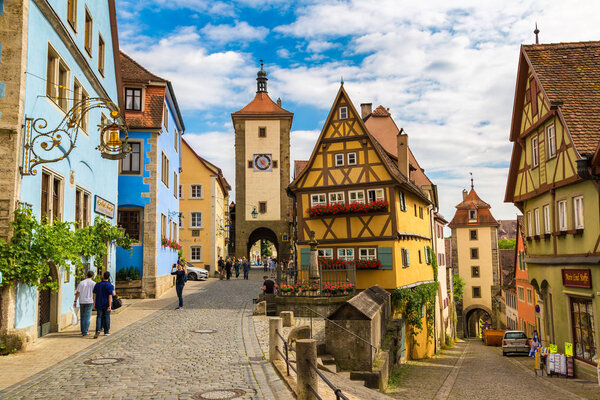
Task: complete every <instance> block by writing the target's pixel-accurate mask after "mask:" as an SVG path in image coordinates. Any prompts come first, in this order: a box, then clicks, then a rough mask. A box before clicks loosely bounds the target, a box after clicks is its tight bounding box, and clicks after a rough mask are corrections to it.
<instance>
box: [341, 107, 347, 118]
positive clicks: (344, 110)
mask: <svg viewBox="0 0 600 400" xmlns="http://www.w3.org/2000/svg"><path fill="white" fill-rule="evenodd" d="M347 118H348V107H340V119H347Z"/></svg>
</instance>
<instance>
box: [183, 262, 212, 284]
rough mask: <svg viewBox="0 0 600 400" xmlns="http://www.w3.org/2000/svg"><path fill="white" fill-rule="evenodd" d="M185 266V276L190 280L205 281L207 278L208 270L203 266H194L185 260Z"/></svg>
mask: <svg viewBox="0 0 600 400" xmlns="http://www.w3.org/2000/svg"><path fill="white" fill-rule="evenodd" d="M185 267H186V268H187V277H188V280H190V281H205V280H207V279H208V271H207V270H205V269H204V268H200V267H194V266H193V265H192V264H190V263H188V262H186V263H185Z"/></svg>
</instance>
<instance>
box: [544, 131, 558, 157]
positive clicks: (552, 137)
mask: <svg viewBox="0 0 600 400" xmlns="http://www.w3.org/2000/svg"><path fill="white" fill-rule="evenodd" d="M546 137H547V143H548V159H550V158H553V157H554V156H556V130H555V128H554V125H550V126H549V127H548V128H547V129H546Z"/></svg>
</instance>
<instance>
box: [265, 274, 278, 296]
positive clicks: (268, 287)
mask: <svg viewBox="0 0 600 400" xmlns="http://www.w3.org/2000/svg"><path fill="white" fill-rule="evenodd" d="M263 279H264V280H265V282H264V284H263V287H262V290H263V293H264V294H273V293H275V282H273V281H272V280H270V279H269V277H268V276H266V275H265V276H263Z"/></svg>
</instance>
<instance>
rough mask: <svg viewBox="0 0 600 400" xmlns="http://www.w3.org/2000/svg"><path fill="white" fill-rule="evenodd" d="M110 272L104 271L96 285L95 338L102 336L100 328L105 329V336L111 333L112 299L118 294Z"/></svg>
mask: <svg viewBox="0 0 600 400" xmlns="http://www.w3.org/2000/svg"><path fill="white" fill-rule="evenodd" d="M109 280H110V272H108V271H104V274H103V275H102V281H101V282H98V283H96V285H95V286H94V306H95V308H96V333H95V334H94V339H97V338H98V336H100V330H101V329H104V336H108V335H110V311H111V309H112V299H113V296H116V293H115V287H114V286H113V285H112V284H111V283H110V282H109Z"/></svg>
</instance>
